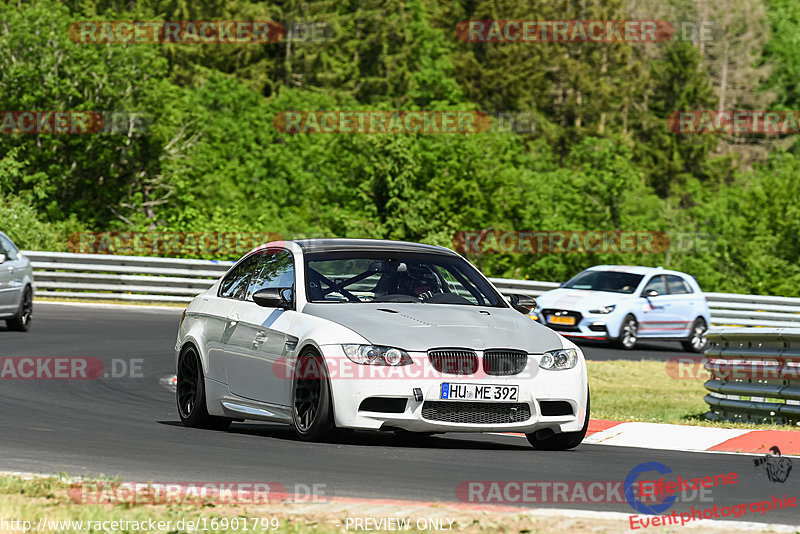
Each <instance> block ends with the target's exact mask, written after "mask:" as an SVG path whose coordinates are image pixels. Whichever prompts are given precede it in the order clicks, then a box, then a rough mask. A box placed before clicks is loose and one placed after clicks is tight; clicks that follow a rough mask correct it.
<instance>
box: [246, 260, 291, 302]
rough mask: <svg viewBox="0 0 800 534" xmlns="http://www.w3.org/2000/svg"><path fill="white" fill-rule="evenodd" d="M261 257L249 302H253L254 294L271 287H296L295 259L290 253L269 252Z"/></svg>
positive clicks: (248, 297) (249, 293)
mask: <svg viewBox="0 0 800 534" xmlns="http://www.w3.org/2000/svg"><path fill="white" fill-rule="evenodd" d="M259 256H261V259H260V261H259V262H258V266H257V267H256V270H255V274H254V275H253V277H252V279H251V280H250V286H249V288H248V290H247V300H253V293H255V292H256V291H259V290H261V289H265V288H270V287H292V286H294V259H293V258H292V254H291V253H290V252H288V251H285V250H281V251H269V252H265V253H263V254H259Z"/></svg>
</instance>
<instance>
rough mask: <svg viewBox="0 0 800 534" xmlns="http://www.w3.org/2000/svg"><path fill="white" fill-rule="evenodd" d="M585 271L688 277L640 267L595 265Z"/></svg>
mask: <svg viewBox="0 0 800 534" xmlns="http://www.w3.org/2000/svg"><path fill="white" fill-rule="evenodd" d="M586 270H587V271H616V272H621V273H631V274H641V275H645V276H646V275H648V274H653V273H656V272H658V273H659V274H677V275H679V276H689V275H688V274H686V273H682V272H680V271H671V270H669V269H663V268H661V267H643V266H641V265H595V266H594V267H589V268H588V269H586Z"/></svg>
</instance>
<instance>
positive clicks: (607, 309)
mask: <svg viewBox="0 0 800 534" xmlns="http://www.w3.org/2000/svg"><path fill="white" fill-rule="evenodd" d="M616 307H617V305H616V304H612V305H611V306H603V307H601V308H597V309H596V310H589V313H611V312H612V311H614V308H616Z"/></svg>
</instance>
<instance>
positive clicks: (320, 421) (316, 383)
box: [292, 350, 336, 441]
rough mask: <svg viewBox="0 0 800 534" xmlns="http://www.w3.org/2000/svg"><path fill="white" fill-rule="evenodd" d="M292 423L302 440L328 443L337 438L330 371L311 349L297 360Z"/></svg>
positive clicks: (293, 389) (293, 388)
mask: <svg viewBox="0 0 800 534" xmlns="http://www.w3.org/2000/svg"><path fill="white" fill-rule="evenodd" d="M292 421H293V422H294V430H295V432H296V433H297V437H299V438H300V439H302V440H303V441H329V440H330V439H332V438H333V437H335V436H336V424H335V423H334V420H333V402H332V399H331V386H330V382H329V381H328V370H327V368H326V367H325V362H324V361H323V360H322V358H321V357H320V356H318V355H317V354H316V353H315V352H313V351H310V350H309V351H306V352H305V353H303V354H302V355H301V356H300V357H299V358H298V359H297V366H296V367H295V373H294V384H293V387H292Z"/></svg>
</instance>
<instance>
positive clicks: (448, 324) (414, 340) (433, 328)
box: [303, 303, 563, 354]
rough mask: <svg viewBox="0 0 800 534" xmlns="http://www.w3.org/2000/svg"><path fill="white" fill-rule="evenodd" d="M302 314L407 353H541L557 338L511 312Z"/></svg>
mask: <svg viewBox="0 0 800 534" xmlns="http://www.w3.org/2000/svg"><path fill="white" fill-rule="evenodd" d="M303 313H306V314H309V315H313V316H316V317H320V318H323V319H327V320H329V321H332V322H334V323H338V324H340V325H342V326H345V327H347V328H349V329H350V330H353V331H354V332H356V333H358V334H359V335H361V336H363V337H364V338H366V339H367V340H369V342H370V343H373V344H375V345H385V346H389V347H398V348H401V349H404V350H408V351H426V350H428V349H431V348H435V347H462V348H470V349H475V350H482V349H487V348H508V349H517V350H524V351H526V352H529V353H534V354H536V353H542V352H545V351H548V350H554V349H560V348H562V347H563V344H562V342H561V338H560V336H559V335H558V334H556V333H555V332H553V331H552V330H550V329H549V328H547V327H544V326H542V325H540V324H537V323H536V322H534V321H532V320H531V319H530V318H529V317H527V316H525V315H522V314H521V313H519V312H518V311H516V310H514V309H512V308H485V307H478V306H460V305H448V304H414V303H408V304H406V303H341V304H323V303H310V304H307V305H306V306H305V307H304V308H303Z"/></svg>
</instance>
